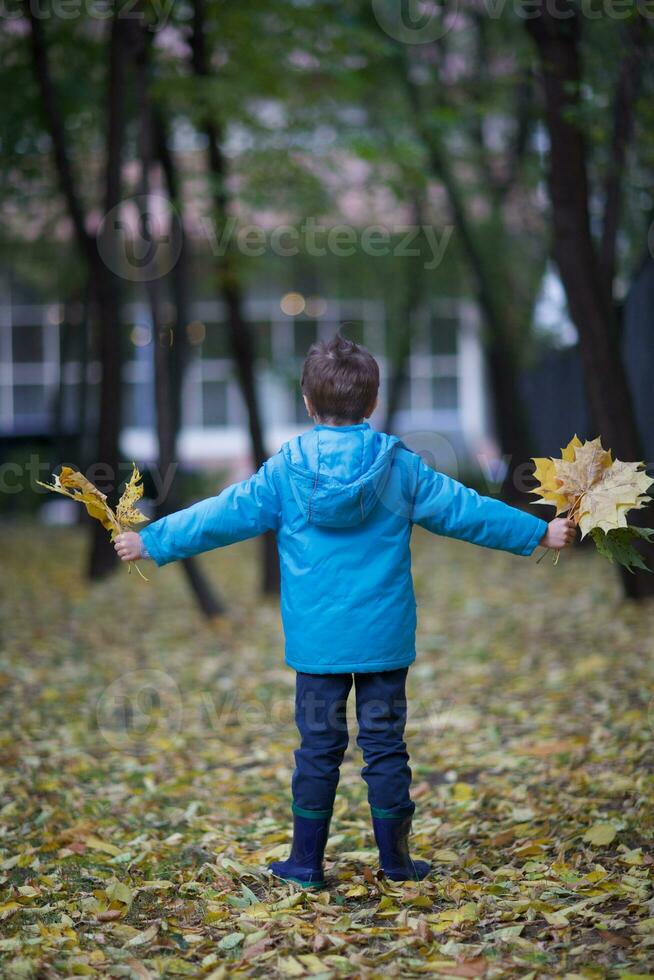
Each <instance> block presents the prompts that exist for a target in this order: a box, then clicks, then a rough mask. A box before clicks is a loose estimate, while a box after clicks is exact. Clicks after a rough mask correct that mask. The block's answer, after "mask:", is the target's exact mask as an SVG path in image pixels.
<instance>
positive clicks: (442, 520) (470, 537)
mask: <svg viewBox="0 0 654 980" xmlns="http://www.w3.org/2000/svg"><path fill="white" fill-rule="evenodd" d="M413 521H414V523H415V524H420V525H421V526H422V527H424V528H427V530H428V531H433V533H434V534H442V535H445V536H446V537H449V538H461V539H462V540H464V541H471V542H472V543H473V544H479V545H482V546H483V547H485V548H498V549H501V550H502V551H510V552H512V553H513V554H516V555H530V554H531V553H532V551H533V550H534V548H536V546H537V545H539V544H542V545H543V546H544V547H546V548H557V549H560V548H564V547H566V546H567V545H568V544H571V542H572V541H573V540H574V537H575V528H574V524H573V523H572V521H569V520H567V518H559V519H557V520H554V521H552V522H551V523H550V524H549V525H548V524H547V523H546V522H545V521H543V520H541V519H540V518H539V517H536V516H534V515H533V514H528V513H526V512H525V511H522V510H518V509H517V508H516V507H510V506H509V505H508V504H505V503H503V502H502V501H501V500H495V499H494V498H492V497H482V496H480V495H479V494H478V493H476V491H475V490H471V489H470V488H469V487H465V486H463V484H462V483H458V482H457V481H456V480H452V479H451V478H450V477H448V476H445V475H444V474H443V473H438V472H437V471H436V470H432V469H431V468H430V467H429V466H427V465H426V464H425V463H424V462H423V461H422V459H420V458H419V457H418V472H417V483H416V485H415V495H414V502H413Z"/></svg>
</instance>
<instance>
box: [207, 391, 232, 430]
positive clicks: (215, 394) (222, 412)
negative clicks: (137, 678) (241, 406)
mask: <svg viewBox="0 0 654 980" xmlns="http://www.w3.org/2000/svg"><path fill="white" fill-rule="evenodd" d="M227 422H228V415H227V382H226V381H203V382H202V424H203V425H206V426H215V425H227Z"/></svg>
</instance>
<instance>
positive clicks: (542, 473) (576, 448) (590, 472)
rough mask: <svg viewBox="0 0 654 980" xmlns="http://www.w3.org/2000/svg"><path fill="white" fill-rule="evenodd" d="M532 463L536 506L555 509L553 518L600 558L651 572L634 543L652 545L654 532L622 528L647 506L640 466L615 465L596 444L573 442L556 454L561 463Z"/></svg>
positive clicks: (542, 459)
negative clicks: (564, 518) (586, 540)
mask: <svg viewBox="0 0 654 980" xmlns="http://www.w3.org/2000/svg"><path fill="white" fill-rule="evenodd" d="M534 463H535V464H536V469H535V472H534V477H535V478H536V480H538V483H539V486H538V487H536V488H535V489H534V491H533V492H534V493H536V494H538V496H539V497H541V498H542V499H541V500H537V501H534V502H535V503H537V504H549V505H554V507H555V508H556V513H557V515H558V514H563V513H565V512H566V511H567V513H568V517H570V518H571V520H573V521H574V522H575V524H577V526H578V527H579V529H580V530H581V536H582V538H583V537H585V536H586V535H587V534H590V536H591V537H592V539H593V541H594V542H595V545H596V547H597V550H598V551H599V553H600V554H601V555H603V556H604V557H605V558H608V559H609V560H610V561H615V562H617V563H618V564H620V565H623V566H624V567H625V568H627V569H628V570H629V571H633V570H634V569H635V568H642V569H644V570H645V571H651V569H649V568H648V567H647V565H646V564H645V562H644V561H643V557H642V555H641V554H640V553H639V552H638V551H637V550H636V548H635V547H634V542H635V541H637V540H638V539H641V540H646V541H651V540H652V539H653V538H654V529H652V528H643V527H636V526H634V525H631V524H629V523H628V522H627V514H628V513H629V512H630V511H632V510H638V509H640V508H642V507H645V506H646V505H647V504H648V503H649V502H650V501H651V500H652V497H650V495H649V493H648V490H649V488H650V486H651V485H652V478H651V477H650V476H648V475H647V473H646V472H645V464H644V463H624V462H622V460H619V459H616V460H614V459H613V458H612V456H611V451H610V450H608V449H603V448H602V443H601V440H600V439H599V438H597V439H593V440H588V441H587V442H582V441H581V440H580V439H578V438H577V436H575V437H574V438H573V439H571V440H570V442H569V443H568V445H567V446H566V447H565V449H563V450H562V451H561V458H560V459H553V458H547V457H538V458H534Z"/></svg>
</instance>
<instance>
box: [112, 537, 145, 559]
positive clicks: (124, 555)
mask: <svg viewBox="0 0 654 980" xmlns="http://www.w3.org/2000/svg"><path fill="white" fill-rule="evenodd" d="M114 548H115V549H116V551H117V552H118V554H119V555H120V557H121V559H122V560H123V561H136V560H137V559H138V558H142V557H143V547H142V543H141V535H140V534H137V532H136V531H123V533H122V534H119V535H118V536H117V537H116V540H115V541H114Z"/></svg>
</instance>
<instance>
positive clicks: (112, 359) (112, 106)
mask: <svg viewBox="0 0 654 980" xmlns="http://www.w3.org/2000/svg"><path fill="white" fill-rule="evenodd" d="M134 27H135V25H134V23H133V22H132V21H130V20H127V19H125V18H122V17H121V16H120V10H119V9H118V8H116V9H115V10H114V18H113V21H112V24H111V37H110V42H109V79H108V90H107V143H106V170H105V196H104V213H105V216H106V215H109V214H110V213H111V212H114V209H116V208H117V207H118V205H119V204H120V201H121V193H122V159H123V144H124V139H125V116H126V104H127V72H128V68H129V62H130V58H131V55H132V51H131V46H132V44H133V40H134V38H133V30H134ZM111 224H112V222H110V225H111ZM114 231H115V229H114V228H113V227H107V228H106V233H107V238H106V240H105V242H104V243H103V244H104V247H105V251H104V254H103V256H102V257H100V256H99V255H98V257H97V259H96V261H95V266H96V268H95V270H94V271H95V275H94V279H95V282H94V287H95V298H96V303H97V310H98V325H99V334H100V338H99V341H100V342H99V349H100V364H101V367H102V379H101V381H100V418H99V425H98V462H99V463H100V464H101V466H102V467H103V468H104V472H102V471H100V472H99V473H98V474H97V478H96V480H95V481H94V482H95V483H96V485H97V486H98V488H99V489H100V490H102V491H104V492H105V493H109V492H112V493H115V492H116V491H117V489H118V485H119V462H120V456H119V453H120V448H119V444H120V432H121V428H122V404H123V398H122V393H123V384H122V364H123V356H122V355H123V329H122V323H121V302H120V293H121V290H120V280H119V275H118V268H119V261H120V256H119V255H118V252H117V237H116V235H115V234H114ZM92 534H93V537H92V545H91V556H90V561H89V575H90V577H91V579H100V578H103V577H104V576H105V575H107V574H108V573H109V572H110V571H111V570H112V568H113V567H114V564H115V560H116V554H115V552H114V548H113V545H112V543H111V541H110V539H109V537H108V535H107V532H106V531H105V529H104V528H103V527H102V525H101V524H100V523H99V522H97V521H94V523H93V531H92Z"/></svg>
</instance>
